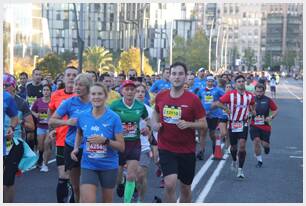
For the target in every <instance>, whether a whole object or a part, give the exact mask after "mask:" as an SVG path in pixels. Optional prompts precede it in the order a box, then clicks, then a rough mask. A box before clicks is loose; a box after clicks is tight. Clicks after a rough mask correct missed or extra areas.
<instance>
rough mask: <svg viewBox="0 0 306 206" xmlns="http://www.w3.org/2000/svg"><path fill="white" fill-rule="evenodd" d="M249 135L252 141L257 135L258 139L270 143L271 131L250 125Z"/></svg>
mask: <svg viewBox="0 0 306 206" xmlns="http://www.w3.org/2000/svg"><path fill="white" fill-rule="evenodd" d="M250 135H251V140H252V141H253V140H254V139H255V138H256V137H259V138H260V140H262V141H265V142H268V143H270V135H271V132H266V131H264V130H262V129H259V128H257V127H252V126H251V127H250Z"/></svg>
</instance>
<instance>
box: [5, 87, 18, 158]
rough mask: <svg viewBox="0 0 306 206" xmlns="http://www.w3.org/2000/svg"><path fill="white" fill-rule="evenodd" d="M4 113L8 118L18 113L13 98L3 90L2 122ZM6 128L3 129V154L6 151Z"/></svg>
mask: <svg viewBox="0 0 306 206" xmlns="http://www.w3.org/2000/svg"><path fill="white" fill-rule="evenodd" d="M5 115H7V116H9V117H10V118H12V117H15V116H17V115H18V110H17V106H16V103H15V100H14V98H13V97H12V96H11V95H10V93H8V92H7V91H3V122H5ZM5 134H6V130H5V129H3V155H5V153H6V136H5Z"/></svg>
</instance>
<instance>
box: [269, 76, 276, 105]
mask: <svg viewBox="0 0 306 206" xmlns="http://www.w3.org/2000/svg"><path fill="white" fill-rule="evenodd" d="M270 91H271V97H272V98H274V99H276V77H275V75H274V74H272V77H271V79H270Z"/></svg>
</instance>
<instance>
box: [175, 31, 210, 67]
mask: <svg viewBox="0 0 306 206" xmlns="http://www.w3.org/2000/svg"><path fill="white" fill-rule="evenodd" d="M174 42H175V46H174V48H173V60H174V61H182V62H184V63H185V64H187V66H188V67H190V68H194V69H197V68H199V67H202V66H205V67H207V66H208V48H209V41H208V39H207V37H206V36H205V34H204V32H203V31H202V30H198V31H197V32H196V34H195V36H194V37H193V38H192V39H190V40H188V41H185V40H184V39H183V38H182V37H179V36H176V37H175V38H174Z"/></svg>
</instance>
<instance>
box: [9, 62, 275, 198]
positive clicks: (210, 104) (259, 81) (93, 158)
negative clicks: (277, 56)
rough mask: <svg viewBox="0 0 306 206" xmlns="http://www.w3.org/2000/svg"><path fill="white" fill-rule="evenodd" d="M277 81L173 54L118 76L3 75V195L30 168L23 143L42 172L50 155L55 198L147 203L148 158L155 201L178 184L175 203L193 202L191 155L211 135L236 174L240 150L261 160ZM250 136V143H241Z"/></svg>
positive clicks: (200, 151)
mask: <svg viewBox="0 0 306 206" xmlns="http://www.w3.org/2000/svg"><path fill="white" fill-rule="evenodd" d="M30 75H31V76H30ZM278 83H279V76H278V75H277V74H269V73H267V72H247V73H242V72H232V71H224V72H222V73H218V74H217V73H215V74H212V73H209V71H208V70H207V69H206V68H204V67H202V68H199V69H198V70H197V71H195V72H193V71H191V70H189V69H188V68H187V66H186V65H185V64H184V63H180V62H176V63H174V64H172V65H171V66H169V67H165V68H163V70H162V73H161V74H156V75H152V76H149V75H139V74H137V72H136V70H135V69H130V70H129V71H128V73H127V74H125V73H123V72H122V73H120V74H118V75H114V73H112V72H106V73H103V74H97V73H96V72H94V71H86V72H83V73H80V72H79V71H78V69H77V68H75V67H73V66H68V67H67V68H65V71H64V72H63V73H61V74H58V75H57V76H56V78H55V79H53V78H52V76H51V75H46V76H42V71H40V70H39V69H34V70H33V72H32V74H27V73H25V72H22V73H20V74H19V76H18V77H14V76H13V75H11V74H8V73H5V74H4V75H3V88H4V95H3V113H4V130H3V137H4V138H3V141H4V151H3V154H4V166H3V168H4V174H3V176H4V177H3V184H4V193H3V194H4V202H13V201H14V183H15V175H16V173H17V172H18V171H20V170H26V169H29V168H28V167H27V165H25V164H24V162H25V161H24V160H25V158H26V157H25V153H28V152H29V151H28V150H30V151H33V152H34V153H35V154H36V155H34V156H32V158H33V159H34V167H37V168H38V169H39V170H40V171H41V172H45V173H46V175H48V172H49V170H50V169H49V166H48V162H49V160H50V158H51V157H52V156H55V157H56V164H57V170H58V179H57V181H56V180H54V183H55V184H57V186H56V191H54V193H55V194H56V197H57V202H59V203H65V202H66V203H69V202H70V203H74V202H75V203H76V202H87V203H88V202H96V193H97V192H96V191H97V189H98V187H101V188H102V189H101V192H102V194H101V196H102V202H113V198H114V195H118V196H119V197H122V198H123V202H124V203H130V202H145V199H144V197H145V194H146V191H147V189H148V185H147V174H148V169H150V168H151V169H152V167H150V165H151V164H152V163H153V164H154V165H155V166H156V167H155V168H154V170H156V175H158V176H160V187H161V188H164V193H163V194H164V196H163V197H162V200H161V199H159V198H157V199H156V201H157V202H161V201H162V202H176V199H177V197H176V188H177V187H176V185H177V183H179V188H180V202H191V200H192V194H191V184H192V181H193V178H194V176H195V166H196V161H201V160H204V155H205V154H208V153H211V152H212V153H213V154H214V152H215V151H214V150H215V147H216V146H215V145H216V135H217V134H218V135H220V136H221V138H222V140H223V141H224V144H225V147H224V150H223V151H224V152H227V153H228V154H230V155H231V157H232V163H231V169H232V170H233V171H234V172H235V176H237V178H240V179H243V178H244V177H245V174H244V172H243V166H244V162H245V158H246V153H247V152H248V153H251V154H252V153H254V154H255V156H256V164H254V165H256V167H258V168H260V167H262V165H263V156H262V155H261V154H262V150H263V151H264V153H265V154H268V153H269V151H270V134H271V122H272V121H273V119H274V118H275V116H276V115H277V112H278V108H277V105H276V103H275V101H274V99H275V98H276V87H277V84H278ZM267 89H269V90H270V92H271V97H268V96H266V95H265V92H266V90H267ZM217 130H218V131H220V132H219V133H217V132H216V131H217ZM248 134H250V137H251V140H252V141H253V145H254V150H253V151H246V141H247V137H248ZM206 136H209V140H208V139H207V138H206ZM208 141H211V145H212V148H211V149H208V148H207V146H206V144H207V142H208ZM197 144H199V145H198V146H196V145H197ZM27 145H28V146H29V148H27V147H26V146H27ZM26 150H27V151H26ZM52 153H55V154H52ZM209 155H210V154H209ZM36 157H37V158H36ZM35 158H36V159H35ZM27 161H28V163H27V164H28V165H30V162H31V161H30V160H29V158H28V159H27ZM21 163H23V167H21ZM32 165H33V164H32ZM51 194H52V192H51V193H50V195H51Z"/></svg>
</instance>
